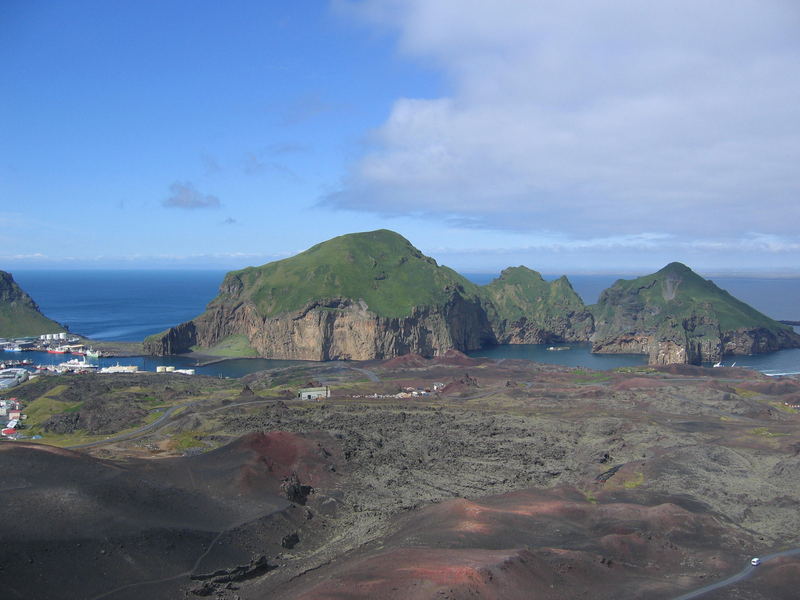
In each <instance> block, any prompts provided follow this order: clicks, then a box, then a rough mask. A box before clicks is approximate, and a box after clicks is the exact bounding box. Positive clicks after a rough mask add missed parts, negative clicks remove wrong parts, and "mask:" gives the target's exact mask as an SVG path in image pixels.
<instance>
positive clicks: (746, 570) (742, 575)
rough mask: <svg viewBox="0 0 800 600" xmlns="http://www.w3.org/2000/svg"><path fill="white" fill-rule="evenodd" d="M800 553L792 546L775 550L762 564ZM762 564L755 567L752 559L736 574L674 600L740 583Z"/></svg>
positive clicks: (692, 596)
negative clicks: (780, 550)
mask: <svg viewBox="0 0 800 600" xmlns="http://www.w3.org/2000/svg"><path fill="white" fill-rule="evenodd" d="M798 554H800V548H792V549H791V550H783V551H782V552H775V553H773V554H767V555H766V556H762V557H761V565H763V564H764V563H767V562H769V561H771V560H774V559H776V558H781V557H783V556H795V555H798ZM760 568H761V566H758V567H754V566H753V565H751V564H750V561H748V562H747V566H746V567H745V568H744V569H742V570H741V571H739V572H738V573H736V574H735V575H731V576H730V577H728V578H727V579H723V580H722V581H717V582H716V583H711V584H709V585H706V586H703V587H701V588H698V589H696V590H693V591H691V592H687V593H685V594H683V595H681V596H678V597H677V598H675V599H674V600H691V599H692V598H699V597H700V596H703V595H705V594H708V593H709V592H713V591H715V590H719V589H722V588H724V587H728V586H729V585H733V584H734V583H739V582H740V581H744V580H745V579H747V578H748V577H750V576H751V575H752V574H753V572H754V571H756V570H757V569H760Z"/></svg>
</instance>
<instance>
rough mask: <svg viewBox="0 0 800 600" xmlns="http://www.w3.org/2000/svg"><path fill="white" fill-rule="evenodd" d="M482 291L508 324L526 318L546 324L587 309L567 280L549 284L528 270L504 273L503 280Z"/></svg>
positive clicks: (511, 268) (514, 270)
mask: <svg viewBox="0 0 800 600" xmlns="http://www.w3.org/2000/svg"><path fill="white" fill-rule="evenodd" d="M483 291H484V294H485V295H486V297H487V298H488V299H489V300H491V302H492V304H493V305H494V307H495V309H496V311H497V315H498V316H499V317H500V318H502V319H506V320H508V321H509V322H511V321H517V320H519V319H521V318H523V317H525V318H527V319H531V320H537V321H541V322H547V321H549V320H552V319H553V318H559V317H563V316H564V315H566V314H568V313H569V312H573V311H580V310H583V309H584V304H583V300H581V298H580V296H578V294H577V293H576V292H575V290H573V289H572V285H571V284H570V282H569V280H568V279H567V278H566V277H560V278H558V279H556V280H555V281H552V282H548V281H545V280H544V279H543V278H542V276H541V274H539V273H538V272H537V271H534V270H532V269H529V268H528V267H525V266H519V267H509V268H508V269H505V270H504V271H503V272H502V273H500V277H498V278H497V279H495V280H494V281H492V282H491V283H489V284H488V285H485V286H483Z"/></svg>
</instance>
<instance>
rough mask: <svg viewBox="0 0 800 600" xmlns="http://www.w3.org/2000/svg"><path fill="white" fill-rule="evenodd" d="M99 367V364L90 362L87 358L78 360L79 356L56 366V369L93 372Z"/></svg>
mask: <svg viewBox="0 0 800 600" xmlns="http://www.w3.org/2000/svg"><path fill="white" fill-rule="evenodd" d="M99 368H100V366H99V365H93V364H92V363H88V362H86V359H84V360H78V359H77V358H73V359H71V360H68V361H66V362H63V363H60V364H59V365H57V366H56V370H57V371H60V372H80V371H83V372H90V371H91V372H93V371H95V370H96V369H99Z"/></svg>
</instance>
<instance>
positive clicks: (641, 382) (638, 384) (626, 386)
mask: <svg viewBox="0 0 800 600" xmlns="http://www.w3.org/2000/svg"><path fill="white" fill-rule="evenodd" d="M668 385H669V382H668V381H659V380H658V379H648V378H646V377H631V378H629V379H622V380H620V381H618V382H617V383H615V384H614V386H613V389H614V390H616V391H625V390H641V389H652V388H660V387H666V386H668Z"/></svg>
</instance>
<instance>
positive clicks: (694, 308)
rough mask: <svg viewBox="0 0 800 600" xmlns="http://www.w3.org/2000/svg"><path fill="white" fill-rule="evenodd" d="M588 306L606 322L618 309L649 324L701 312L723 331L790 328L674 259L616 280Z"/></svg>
mask: <svg viewBox="0 0 800 600" xmlns="http://www.w3.org/2000/svg"><path fill="white" fill-rule="evenodd" d="M591 310H592V312H593V313H594V315H595V319H596V320H597V321H605V322H606V323H610V322H612V321H613V320H614V317H615V313H616V312H617V311H620V310H622V311H627V312H628V313H630V314H634V313H638V314H639V316H640V318H641V319H642V320H643V321H644V322H645V323H647V322H652V323H653V324H657V323H659V322H663V320H664V318H665V317H673V318H674V319H676V320H678V321H680V320H682V319H686V318H691V317H692V316H702V317H710V318H713V319H716V320H717V321H718V322H719V325H720V328H721V329H722V330H723V331H729V330H736V329H752V328H759V327H763V328H765V329H770V330H773V331H774V330H778V329H784V330H791V328H789V327H787V326H786V325H782V324H781V323H778V322H777V321H774V320H773V319H770V318H769V317H768V316H766V315H765V314H763V313H760V312H759V311H757V310H756V309H754V308H753V307H752V306H750V305H748V304H745V303H744V302H742V301H741V300H738V299H737V298H734V297H733V296H731V295H730V294H729V293H728V292H727V291H725V290H723V289H721V288H719V287H717V286H716V284H714V283H713V282H712V281H709V280H708V279H703V278H702V277H701V276H700V275H698V274H697V273H695V272H694V271H692V270H691V269H690V268H689V267H687V266H686V265H684V264H681V263H678V262H673V263H670V264H668V265H667V266H666V267H664V268H663V269H661V270H660V271H657V272H655V273H652V274H651V275H646V276H644V277H638V278H636V279H620V280H618V281H616V282H615V283H614V285H612V286H611V287H610V288H608V289H606V290H605V291H604V292H603V293H602V294H601V295H600V299H599V301H598V303H597V304H596V305H594V306H592V307H591Z"/></svg>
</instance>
